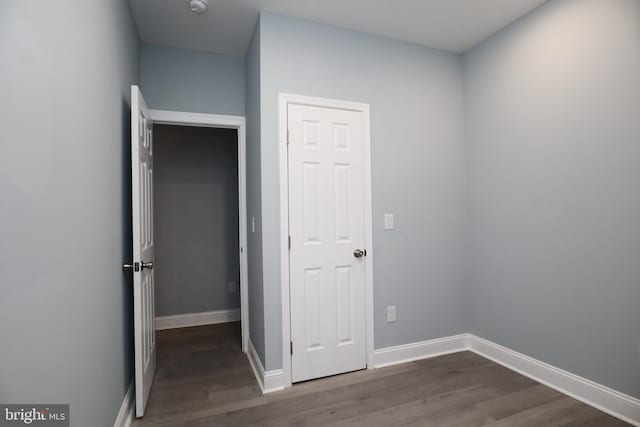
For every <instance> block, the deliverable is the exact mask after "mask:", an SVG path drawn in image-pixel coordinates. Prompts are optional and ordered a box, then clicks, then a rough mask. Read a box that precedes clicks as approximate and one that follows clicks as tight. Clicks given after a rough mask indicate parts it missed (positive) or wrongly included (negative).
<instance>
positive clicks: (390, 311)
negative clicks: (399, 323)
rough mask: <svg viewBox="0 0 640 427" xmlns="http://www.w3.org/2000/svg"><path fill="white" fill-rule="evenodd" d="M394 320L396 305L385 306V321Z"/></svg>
mask: <svg viewBox="0 0 640 427" xmlns="http://www.w3.org/2000/svg"><path fill="white" fill-rule="evenodd" d="M395 321H396V306H395V305H390V306H389V307H387V323H391V322H395Z"/></svg>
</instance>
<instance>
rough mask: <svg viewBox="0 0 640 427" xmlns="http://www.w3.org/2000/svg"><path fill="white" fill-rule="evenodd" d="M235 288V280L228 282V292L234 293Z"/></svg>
mask: <svg viewBox="0 0 640 427" xmlns="http://www.w3.org/2000/svg"><path fill="white" fill-rule="evenodd" d="M237 290H238V289H237V287H236V282H229V293H230V294H235V293H236V291H237Z"/></svg>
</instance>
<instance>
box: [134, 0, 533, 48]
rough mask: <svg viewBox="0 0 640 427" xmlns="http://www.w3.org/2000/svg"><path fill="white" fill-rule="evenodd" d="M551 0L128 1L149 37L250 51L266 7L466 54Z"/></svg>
mask: <svg viewBox="0 0 640 427" xmlns="http://www.w3.org/2000/svg"><path fill="white" fill-rule="evenodd" d="M544 1H545V0H209V10H208V11H207V12H206V13H205V14H203V15H195V14H193V13H191V12H190V11H189V8H188V7H187V0H130V2H131V8H132V10H133V15H134V17H135V20H136V23H137V25H138V31H139V32H140V37H141V38H142V40H143V41H144V42H147V43H151V44H158V45H164V46H173V47H180V48H185V49H194V50H201V51H207V52H215V53H226V54H231V55H244V54H245V52H246V50H247V46H248V45H249V41H250V39H251V35H252V33H253V30H254V28H255V24H256V22H257V19H258V15H259V13H260V11H268V12H274V13H279V14H281V15H286V16H291V17H295V18H301V19H306V20H309V21H314V22H319V23H323V24H328V25H333V26H336V27H342V28H347V29H351V30H355V31H361V32H365V33H371V34H376V35H380V36H385V37H390V38H393V39H397V40H404V41H407V42H412V43H416V44H420V45H423V46H429V47H434V48H439V49H445V50H449V51H453V52H464V51H465V50H467V49H468V48H470V47H472V46H474V45H475V44H476V43H478V42H480V41H482V40H484V39H485V38H487V37H488V36H490V35H491V34H493V33H495V32H496V31H498V30H499V29H501V28H503V27H504V26H506V25H508V24H509V23H511V22H513V21H515V20H516V19H518V18H519V17H521V16H523V15H525V14H526V13H528V12H529V11H531V10H532V9H534V8H535V7H536V6H539V5H540V4H542V3H544Z"/></svg>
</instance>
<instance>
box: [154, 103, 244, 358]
mask: <svg viewBox="0 0 640 427" xmlns="http://www.w3.org/2000/svg"><path fill="white" fill-rule="evenodd" d="M149 112H150V113H151V118H152V119H153V123H154V124H167V125H181V126H200V127H215V128H227V129H236V130H237V131H238V214H239V230H238V240H239V242H238V243H239V252H240V253H239V255H240V323H241V327H242V351H243V352H244V353H246V352H247V350H248V346H247V344H248V341H249V283H248V271H247V166H246V165H247V158H246V152H247V150H246V141H245V135H246V124H245V118H244V117H243V116H225V115H219V114H203V113H186V112H182V111H168V110H149Z"/></svg>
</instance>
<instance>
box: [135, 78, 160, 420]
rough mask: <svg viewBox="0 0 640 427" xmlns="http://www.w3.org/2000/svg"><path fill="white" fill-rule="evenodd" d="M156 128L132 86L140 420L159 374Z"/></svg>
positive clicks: (137, 365)
mask: <svg viewBox="0 0 640 427" xmlns="http://www.w3.org/2000/svg"><path fill="white" fill-rule="evenodd" d="M152 132H153V127H152V121H151V116H150V115H149V110H148V109H147V105H146V104H145V102H144V99H143V98H142V93H141V92H140V89H139V88H138V86H135V85H134V86H131V187H132V189H131V194H132V212H133V261H134V262H133V317H134V340H135V362H134V363H135V371H136V417H138V418H139V417H142V416H143V415H144V409H145V406H146V405H147V400H149V392H150V391H151V384H152V383H153V376H154V374H155V370H156V326H155V317H156V316H155V297H154V296H155V287H154V280H153V261H154V259H153V258H154V254H153V252H154V251H153V137H152Z"/></svg>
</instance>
